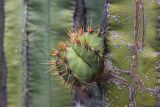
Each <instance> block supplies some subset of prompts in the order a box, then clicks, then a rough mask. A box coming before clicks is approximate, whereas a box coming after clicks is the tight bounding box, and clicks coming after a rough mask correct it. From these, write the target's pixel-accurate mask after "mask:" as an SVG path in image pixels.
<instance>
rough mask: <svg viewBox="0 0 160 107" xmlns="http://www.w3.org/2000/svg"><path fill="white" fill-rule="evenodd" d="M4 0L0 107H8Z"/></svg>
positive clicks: (0, 6)
mask: <svg viewBox="0 0 160 107" xmlns="http://www.w3.org/2000/svg"><path fill="white" fill-rule="evenodd" d="M4 20H5V19H4V0H0V107H7V87H6V83H7V68H6V59H5V55H4Z"/></svg>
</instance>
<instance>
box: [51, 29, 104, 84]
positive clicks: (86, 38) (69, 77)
mask: <svg viewBox="0 0 160 107" xmlns="http://www.w3.org/2000/svg"><path fill="white" fill-rule="evenodd" d="M69 36H70V39H69V41H68V42H67V44H64V43H62V42H60V43H59V49H58V50H54V51H53V56H54V57H55V60H54V61H51V62H49V63H51V64H54V65H53V68H55V70H57V71H58V74H59V75H62V77H63V78H64V80H65V81H66V82H68V83H72V81H73V84H75V82H74V81H76V80H78V81H79V82H93V81H94V79H95V78H96V76H98V74H99V73H100V72H102V68H103V50H104V46H103V40H102V38H100V37H99V36H98V35H97V34H96V33H94V32H93V30H92V28H90V27H89V28H88V32H84V31H83V29H80V30H79V31H78V32H71V33H69ZM95 40H96V41H95ZM77 64H78V65H77ZM74 79H75V80H74Z"/></svg>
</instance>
